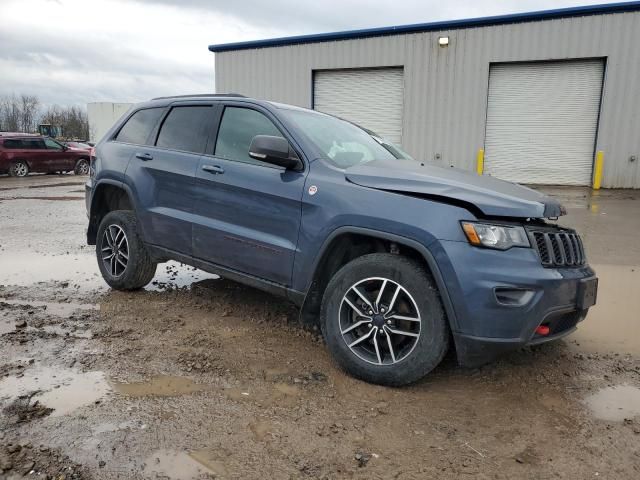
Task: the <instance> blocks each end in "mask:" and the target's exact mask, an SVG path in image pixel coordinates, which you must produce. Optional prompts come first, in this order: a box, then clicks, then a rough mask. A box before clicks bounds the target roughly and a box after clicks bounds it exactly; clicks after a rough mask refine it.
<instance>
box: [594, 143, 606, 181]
mask: <svg viewBox="0 0 640 480" xmlns="http://www.w3.org/2000/svg"><path fill="white" fill-rule="evenodd" d="M603 163H604V152H603V151H602V150H600V151H598V153H596V164H595V165H594V167H593V189H594V190H600V186H601V185H602V166H603Z"/></svg>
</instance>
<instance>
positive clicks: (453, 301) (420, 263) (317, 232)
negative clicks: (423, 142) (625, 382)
mask: <svg viewBox="0 0 640 480" xmlns="http://www.w3.org/2000/svg"><path fill="white" fill-rule="evenodd" d="M399 152H400V153H401V150H399V149H398V148H395V147H393V146H392V145H391V144H390V143H388V142H385V141H384V140H382V139H381V138H380V137H378V136H377V135H375V134H374V133H373V132H370V131H367V130H364V129H362V128H360V127H358V126H356V125H354V124H352V123H349V122H347V121H345V120H342V119H339V118H336V117H332V116H330V115H325V114H322V113H319V112H315V111H312V110H306V109H302V108H298V107H294V106H289V105H282V104H277V103H272V102H267V101H260V100H255V99H250V98H245V97H242V96H239V95H203V96H198V95H195V96H185V97H166V98H157V99H154V100H152V101H150V102H146V103H143V104H139V105H137V106H135V107H134V108H133V109H131V111H130V112H129V113H128V114H127V115H125V116H124V118H122V119H121V120H120V121H119V122H118V123H117V124H116V125H114V127H113V128H112V129H111V130H110V131H109V132H108V133H107V135H106V136H105V137H104V138H103V139H102V141H101V142H100V143H99V144H98V145H97V147H96V153H95V157H94V158H92V162H91V175H90V178H89V180H88V182H87V185H86V201H87V211H88V216H89V227H88V232H87V241H88V243H89V244H90V245H96V254H97V260H98V265H99V268H100V271H101V273H102V275H103V277H104V279H105V281H106V282H107V283H108V284H109V285H110V286H111V287H112V288H115V289H120V290H134V289H139V288H142V287H144V286H145V285H146V284H148V283H149V282H150V281H151V279H152V278H153V276H154V274H155V271H156V266H157V264H158V263H161V262H165V261H168V260H176V261H179V262H183V263H185V264H189V265H192V266H195V267H197V268H200V269H202V270H206V271H208V272H213V273H217V274H219V275H221V276H222V277H226V278H229V279H232V280H236V281H238V282H242V283H244V284H247V285H249V286H252V287H256V288H259V289H263V290H266V291H268V292H272V293H273V294H277V295H281V296H284V297H286V298H288V299H289V300H291V301H292V302H294V303H295V304H297V305H298V306H299V307H300V318H301V321H302V323H303V324H304V325H307V326H318V327H319V328H320V329H321V330H322V333H323V335H324V338H325V340H326V343H327V346H328V348H329V349H330V351H331V353H332V354H333V356H334V357H335V359H336V361H337V363H339V364H340V366H341V367H342V368H344V369H345V370H346V371H347V372H349V373H350V374H352V375H354V376H356V377H358V378H361V379H364V380H366V381H369V382H374V383H379V384H385V385H404V384H408V383H411V382H414V381H416V380H418V379H420V378H422V377H423V376H424V375H426V374H427V373H428V372H430V371H431V370H432V369H433V368H434V367H435V366H436V365H438V364H439V363H440V361H441V360H442V358H443V357H444V355H445V354H446V352H447V351H448V350H449V349H450V348H455V354H456V356H457V358H458V361H459V363H460V364H462V365H467V366H474V365H479V364H481V363H484V362H487V361H489V360H491V359H492V358H494V357H495V356H496V355H497V354H498V353H500V352H503V351H507V350H511V349H515V348H518V347H521V346H523V345H533V344H538V343H543V342H547V341H550V340H554V339H557V338H560V337H562V336H564V335H567V334H568V333H570V332H572V331H573V330H574V329H575V328H576V325H577V324H578V322H579V321H581V320H582V319H583V318H584V317H585V315H586V313H587V311H588V309H589V307H591V306H592V305H593V304H594V303H595V300H596V291H597V278H596V277H595V274H594V271H593V270H592V269H591V268H590V267H589V265H588V264H587V261H586V257H585V253H584V248H583V245H582V241H581V239H580V237H579V236H578V234H576V232H575V231H573V230H571V229H568V228H562V227H560V226H557V225H556V224H554V223H550V222H549V221H548V220H549V219H552V220H555V219H557V217H559V216H561V215H563V214H564V213H565V210H564V208H563V207H562V206H561V205H560V204H559V203H558V202H556V201H555V200H554V199H552V198H549V197H547V196H545V195H542V194H540V193H538V192H536V191H534V190H531V189H528V188H525V187H522V186H519V185H515V184H512V183H508V182H504V181H501V180H497V179H495V178H491V177H486V176H484V177H483V176H477V175H474V174H471V173H467V172H464V171H461V170H456V169H453V168H442V167H439V166H436V165H432V164H429V163H426V162H419V161H416V160H413V159H411V158H410V157H408V156H407V155H402V154H399Z"/></svg>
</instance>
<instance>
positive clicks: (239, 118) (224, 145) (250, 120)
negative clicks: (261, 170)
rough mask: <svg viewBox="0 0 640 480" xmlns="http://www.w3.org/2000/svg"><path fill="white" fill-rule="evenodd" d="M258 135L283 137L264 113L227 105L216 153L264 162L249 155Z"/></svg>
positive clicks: (231, 157)
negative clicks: (252, 142)
mask: <svg viewBox="0 0 640 480" xmlns="http://www.w3.org/2000/svg"><path fill="white" fill-rule="evenodd" d="M256 135H273V136H276V137H282V134H281V133H280V131H279V130H278V129H277V128H276V126H275V125H274V124H273V122H271V120H269V119H268V118H267V117H266V116H264V115H263V114H262V113H260V112H257V111H256V110H251V109H249V108H240V107H227V108H225V109H224V115H223V116H222V122H221V123H220V129H219V130H218V139H217V141H216V152H215V154H216V155H217V156H219V157H223V158H228V159H229V160H240V161H242V162H251V163H258V164H260V163H262V162H260V161H259V160H254V159H253V158H251V157H250V156H249V146H250V145H251V140H253V137H255V136H256Z"/></svg>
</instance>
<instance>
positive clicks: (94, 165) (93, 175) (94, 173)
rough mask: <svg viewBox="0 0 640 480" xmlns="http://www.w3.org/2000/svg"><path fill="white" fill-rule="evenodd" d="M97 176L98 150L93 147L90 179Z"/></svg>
mask: <svg viewBox="0 0 640 480" xmlns="http://www.w3.org/2000/svg"><path fill="white" fill-rule="evenodd" d="M95 176H96V148H95V147H91V149H90V150H89V178H91V179H93V178H94V177H95Z"/></svg>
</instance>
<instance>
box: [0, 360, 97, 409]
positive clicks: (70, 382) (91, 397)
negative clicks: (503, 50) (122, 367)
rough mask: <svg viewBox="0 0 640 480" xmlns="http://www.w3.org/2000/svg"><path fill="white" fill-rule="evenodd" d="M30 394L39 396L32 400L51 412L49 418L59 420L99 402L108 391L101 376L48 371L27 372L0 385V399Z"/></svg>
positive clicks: (89, 373) (6, 379) (67, 371)
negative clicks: (51, 409) (53, 417)
mask: <svg viewBox="0 0 640 480" xmlns="http://www.w3.org/2000/svg"><path fill="white" fill-rule="evenodd" d="M34 391H40V392H41V393H39V394H38V395H36V396H34V397H33V398H34V399H36V400H39V401H40V403H42V404H44V405H45V406H47V407H49V408H53V409H54V411H53V412H52V413H51V416H61V415H66V414H68V413H70V412H72V411H74V410H76V409H77V408H80V407H83V406H86V405H90V404H92V403H94V402H95V401H96V400H100V399H101V398H102V397H104V396H105V395H106V394H107V393H108V392H109V391H110V388H109V384H108V383H107V381H106V378H105V375H104V373H102V372H86V373H81V372H77V371H74V370H58V369H54V368H50V367H42V368H37V369H31V370H27V371H25V372H24V376H22V377H20V378H18V377H7V378H5V379H3V380H1V381H0V397H8V398H9V399H10V400H13V399H15V398H16V397H18V396H20V395H25V394H28V393H31V392H34Z"/></svg>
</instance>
